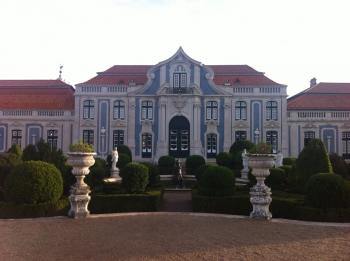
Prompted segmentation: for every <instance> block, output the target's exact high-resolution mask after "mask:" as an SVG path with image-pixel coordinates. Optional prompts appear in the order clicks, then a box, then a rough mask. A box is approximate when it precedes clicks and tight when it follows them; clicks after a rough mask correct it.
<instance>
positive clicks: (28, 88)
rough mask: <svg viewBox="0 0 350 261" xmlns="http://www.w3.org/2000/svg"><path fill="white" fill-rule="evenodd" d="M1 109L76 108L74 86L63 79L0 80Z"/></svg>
mask: <svg viewBox="0 0 350 261" xmlns="http://www.w3.org/2000/svg"><path fill="white" fill-rule="evenodd" d="M0 109H5V110H6V109H26V110H32V109H37V110H74V88H73V87H72V86H71V85H68V84H66V83H64V82H62V81H61V80H0Z"/></svg>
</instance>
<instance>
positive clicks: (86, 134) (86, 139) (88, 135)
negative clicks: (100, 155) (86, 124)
mask: <svg viewBox="0 0 350 261" xmlns="http://www.w3.org/2000/svg"><path fill="white" fill-rule="evenodd" d="M83 143H87V144H91V145H94V131H93V130H83Z"/></svg>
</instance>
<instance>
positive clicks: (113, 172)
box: [107, 147, 121, 182]
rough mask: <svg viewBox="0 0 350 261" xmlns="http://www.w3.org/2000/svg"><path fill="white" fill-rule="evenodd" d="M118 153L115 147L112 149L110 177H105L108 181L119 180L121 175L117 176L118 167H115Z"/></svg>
mask: <svg viewBox="0 0 350 261" xmlns="http://www.w3.org/2000/svg"><path fill="white" fill-rule="evenodd" d="M118 159H119V155H118V150H117V147H115V148H114V150H112V166H111V177H110V178H109V179H107V180H108V181H109V182H120V181H121V177H120V176H119V168H118V167H117V163H118Z"/></svg>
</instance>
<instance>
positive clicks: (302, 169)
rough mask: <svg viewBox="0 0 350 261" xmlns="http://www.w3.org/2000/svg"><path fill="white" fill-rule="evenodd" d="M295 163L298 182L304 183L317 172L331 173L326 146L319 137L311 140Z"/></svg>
mask: <svg viewBox="0 0 350 261" xmlns="http://www.w3.org/2000/svg"><path fill="white" fill-rule="evenodd" d="M295 164H296V173H297V181H298V183H299V184H306V182H307V181H308V179H309V178H310V177H311V176H313V175H315V174H317V173H333V169H332V165H331V162H330V160H329V157H328V154H327V152H326V148H325V147H324V144H323V142H322V141H321V140H320V139H313V140H311V141H310V142H309V143H308V144H307V145H306V146H305V147H304V149H303V150H302V151H301V153H300V154H299V157H298V159H297V161H296V163H295Z"/></svg>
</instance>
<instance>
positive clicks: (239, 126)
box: [233, 121, 249, 129]
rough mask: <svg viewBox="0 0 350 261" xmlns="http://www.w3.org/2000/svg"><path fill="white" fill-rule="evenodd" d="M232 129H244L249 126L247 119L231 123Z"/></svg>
mask: <svg viewBox="0 0 350 261" xmlns="http://www.w3.org/2000/svg"><path fill="white" fill-rule="evenodd" d="M233 128H234V129H246V128H249V125H248V123H247V121H237V122H235V123H234V124H233Z"/></svg>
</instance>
